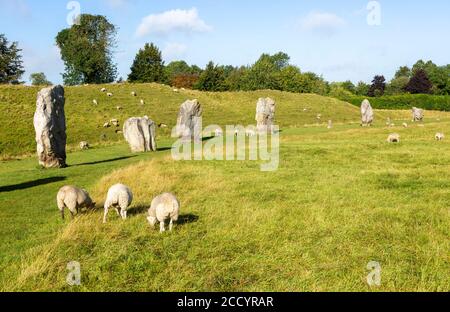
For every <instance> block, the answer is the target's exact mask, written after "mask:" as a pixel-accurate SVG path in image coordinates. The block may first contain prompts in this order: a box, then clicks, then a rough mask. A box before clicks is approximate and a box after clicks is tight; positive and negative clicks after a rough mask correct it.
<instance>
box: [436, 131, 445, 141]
mask: <svg viewBox="0 0 450 312" xmlns="http://www.w3.org/2000/svg"><path fill="white" fill-rule="evenodd" d="M435 138H436V140H437V141H442V140H443V139H445V135H444V134H443V133H441V132H438V133H436V136H435Z"/></svg>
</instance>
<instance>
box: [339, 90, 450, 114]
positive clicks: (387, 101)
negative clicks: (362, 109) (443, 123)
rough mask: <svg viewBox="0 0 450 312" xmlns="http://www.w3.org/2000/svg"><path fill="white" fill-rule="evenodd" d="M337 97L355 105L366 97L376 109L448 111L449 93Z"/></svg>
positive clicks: (449, 107) (449, 103)
mask: <svg viewBox="0 0 450 312" xmlns="http://www.w3.org/2000/svg"><path fill="white" fill-rule="evenodd" d="M338 98H339V99H340V100H342V101H345V102H349V103H350V104H353V105H356V106H361V102H362V101H363V100H364V99H366V98H367V99H368V100H369V101H370V104H371V105H372V107H373V108H377V109H411V108H412V107H418V108H423V109H426V110H436V111H450V95H428V94H404V95H392V96H381V97H364V96H354V95H340V96H339V97H338Z"/></svg>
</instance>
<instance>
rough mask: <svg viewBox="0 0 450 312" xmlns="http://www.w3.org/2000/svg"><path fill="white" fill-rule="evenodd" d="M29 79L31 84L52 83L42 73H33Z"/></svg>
mask: <svg viewBox="0 0 450 312" xmlns="http://www.w3.org/2000/svg"><path fill="white" fill-rule="evenodd" d="M30 80H31V84H32V85H33V86H49V85H51V84H52V83H51V82H50V81H48V80H47V77H46V76H45V74H44V73H33V74H31V75H30Z"/></svg>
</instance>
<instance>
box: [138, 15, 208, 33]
mask: <svg viewBox="0 0 450 312" xmlns="http://www.w3.org/2000/svg"><path fill="white" fill-rule="evenodd" d="M211 30H212V27H211V26H209V25H207V24H206V23H205V22H204V21H203V20H202V19H201V18H200V17H199V15H198V11H197V9H196V8H192V9H190V10H180V9H176V10H170V11H166V12H163V13H160V14H151V15H148V16H146V17H144V18H143V19H142V21H141V24H140V25H139V27H138V28H137V30H136V36H137V37H144V36H146V35H149V34H157V35H168V34H169V33H172V32H184V33H195V32H208V31H211Z"/></svg>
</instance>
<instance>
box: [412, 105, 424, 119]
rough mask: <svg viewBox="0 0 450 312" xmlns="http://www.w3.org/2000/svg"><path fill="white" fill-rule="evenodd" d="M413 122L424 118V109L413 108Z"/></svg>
mask: <svg viewBox="0 0 450 312" xmlns="http://www.w3.org/2000/svg"><path fill="white" fill-rule="evenodd" d="M412 115H413V122H416V121H422V120H423V109H420V108H417V107H413V108H412Z"/></svg>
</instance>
